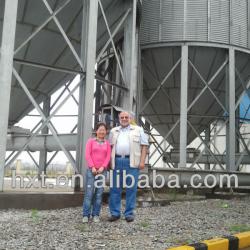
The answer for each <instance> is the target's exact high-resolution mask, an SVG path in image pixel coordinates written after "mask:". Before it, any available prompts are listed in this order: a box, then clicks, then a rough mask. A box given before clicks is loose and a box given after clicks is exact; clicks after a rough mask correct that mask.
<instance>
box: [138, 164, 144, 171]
mask: <svg viewBox="0 0 250 250" xmlns="http://www.w3.org/2000/svg"><path fill="white" fill-rule="evenodd" d="M144 168H145V163H144V162H140V164H139V169H141V170H142V169H144Z"/></svg>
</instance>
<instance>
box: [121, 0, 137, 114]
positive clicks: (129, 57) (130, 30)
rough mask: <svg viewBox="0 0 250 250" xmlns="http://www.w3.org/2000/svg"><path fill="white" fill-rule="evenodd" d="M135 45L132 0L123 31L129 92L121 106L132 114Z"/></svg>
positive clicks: (126, 78) (125, 70)
mask: <svg viewBox="0 0 250 250" xmlns="http://www.w3.org/2000/svg"><path fill="white" fill-rule="evenodd" d="M136 45H137V43H136V0H133V9H132V12H130V13H129V15H128V18H127V20H126V23H125V31H124V77H125V83H126V85H127V87H128V88H129V91H128V92H127V93H125V96H124V100H123V105H122V106H123V107H124V108H125V109H126V110H129V111H133V112H135V109H134V106H133V103H134V93H135V92H136V85H137V69H136V62H137V60H136V57H137V55H138V53H137V46H136Z"/></svg>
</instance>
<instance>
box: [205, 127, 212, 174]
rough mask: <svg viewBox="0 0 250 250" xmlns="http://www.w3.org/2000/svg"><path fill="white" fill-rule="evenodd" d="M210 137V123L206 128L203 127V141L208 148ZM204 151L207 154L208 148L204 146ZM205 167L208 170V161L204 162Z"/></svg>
mask: <svg viewBox="0 0 250 250" xmlns="http://www.w3.org/2000/svg"><path fill="white" fill-rule="evenodd" d="M210 139H211V131H210V125H208V126H207V128H206V129H205V143H206V145H207V147H208V148H210V144H209V142H210ZM208 144H209V145H208ZM205 153H206V155H209V150H208V149H207V148H205ZM205 169H206V170H210V164H209V163H207V164H205Z"/></svg>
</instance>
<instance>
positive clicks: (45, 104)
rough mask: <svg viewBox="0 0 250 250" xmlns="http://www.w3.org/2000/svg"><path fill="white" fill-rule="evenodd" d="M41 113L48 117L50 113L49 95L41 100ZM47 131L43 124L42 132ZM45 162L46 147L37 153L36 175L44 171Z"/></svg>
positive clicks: (45, 133)
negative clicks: (37, 169) (37, 168)
mask: <svg viewBox="0 0 250 250" xmlns="http://www.w3.org/2000/svg"><path fill="white" fill-rule="evenodd" d="M43 113H44V115H45V116H46V117H49V115H50V97H47V96H46V97H45V98H44V101H43ZM48 133H49V129H48V127H47V126H45V127H44V128H43V129H42V134H44V135H47V134H48ZM46 164H47V149H46V148H45V149H43V150H41V151H40V154H39V171H38V175H40V174H41V173H42V172H44V173H45V172H46Z"/></svg>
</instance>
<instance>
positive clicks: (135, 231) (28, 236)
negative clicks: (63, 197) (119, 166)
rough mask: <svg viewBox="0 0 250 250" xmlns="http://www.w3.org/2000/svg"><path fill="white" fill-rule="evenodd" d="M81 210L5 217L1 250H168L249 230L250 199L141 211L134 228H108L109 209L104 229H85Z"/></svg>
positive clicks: (1, 226) (25, 212) (114, 224)
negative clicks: (236, 231)
mask: <svg viewBox="0 0 250 250" xmlns="http://www.w3.org/2000/svg"><path fill="white" fill-rule="evenodd" d="M81 210H82V209H81V207H77V208H68V209H61V210H49V211H37V210H4V211H1V216H0V249H46V250H48V249H58V250H59V249H84V250H85V249H166V248H167V247H170V246H174V245H179V244H183V243H192V242H193V241H199V240H203V239H208V238H212V237H216V236H222V235H225V234H230V233H232V230H242V228H243V227H244V228H249V230H250V198H244V199H234V200H230V201H225V200H204V201H192V202H188V201H185V202H172V203H171V205H169V206H166V207H151V208H150V207H147V208H138V209H137V211H136V213H137V215H136V220H135V221H134V222H132V223H127V222H126V221H125V220H119V221H116V222H112V223H111V222H108V221H107V219H108V208H107V205H104V206H103V210H102V216H101V219H102V221H101V222H100V223H98V224H95V223H89V224H88V225H86V224H82V223H81V219H82V217H81ZM236 225H238V226H237V227H236Z"/></svg>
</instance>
